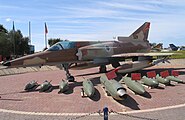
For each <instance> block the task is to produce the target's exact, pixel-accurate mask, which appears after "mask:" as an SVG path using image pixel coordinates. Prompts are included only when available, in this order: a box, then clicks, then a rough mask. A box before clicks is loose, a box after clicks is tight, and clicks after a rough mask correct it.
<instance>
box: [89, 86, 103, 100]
mask: <svg viewBox="0 0 185 120" xmlns="http://www.w3.org/2000/svg"><path fill="white" fill-rule="evenodd" d="M100 98H101V94H100V92H99V91H98V90H97V89H96V88H95V93H94V95H93V96H92V97H90V99H91V100H93V101H99V100H100Z"/></svg>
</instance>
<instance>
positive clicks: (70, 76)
mask: <svg viewBox="0 0 185 120" xmlns="http://www.w3.org/2000/svg"><path fill="white" fill-rule="evenodd" d="M62 66H63V68H64V70H65V72H66V79H67V80H68V81H69V82H74V81H75V78H74V76H72V75H71V74H70V73H69V64H68V63H66V64H62Z"/></svg>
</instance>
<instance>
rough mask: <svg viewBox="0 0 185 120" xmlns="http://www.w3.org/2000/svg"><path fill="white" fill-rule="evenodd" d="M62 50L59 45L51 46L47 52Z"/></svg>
mask: <svg viewBox="0 0 185 120" xmlns="http://www.w3.org/2000/svg"><path fill="white" fill-rule="evenodd" d="M62 49H64V48H63V47H62V45H61V44H60V43H57V44H55V45H53V46H51V47H50V48H49V49H48V51H58V50H62Z"/></svg>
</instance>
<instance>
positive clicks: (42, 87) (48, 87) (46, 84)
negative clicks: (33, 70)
mask: <svg viewBox="0 0 185 120" xmlns="http://www.w3.org/2000/svg"><path fill="white" fill-rule="evenodd" d="M50 82H51V81H50ZM50 82H48V81H47V80H46V81H44V82H43V83H42V84H41V85H40V90H39V92H45V91H49V90H51V89H52V85H51V83H50Z"/></svg>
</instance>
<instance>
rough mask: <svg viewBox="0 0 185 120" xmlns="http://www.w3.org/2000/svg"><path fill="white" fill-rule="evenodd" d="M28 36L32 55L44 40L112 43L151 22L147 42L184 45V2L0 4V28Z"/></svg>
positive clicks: (23, 0) (11, 0)
mask: <svg viewBox="0 0 185 120" xmlns="http://www.w3.org/2000/svg"><path fill="white" fill-rule="evenodd" d="M13 21H14V23H15V29H16V30H18V29H19V30H21V31H22V33H23V36H28V23H29V21H30V22H31V44H33V45H35V50H36V51H41V50H43V48H44V47H45V43H44V36H45V35H44V31H45V30H44V23H45V22H46V24H47V29H48V34H47V38H48V39H49V38H60V39H68V40H71V41H79V40H80V41H82V40H98V41H103V40H113V38H114V37H116V36H129V35H130V34H131V33H132V32H134V31H135V30H136V29H137V28H138V27H139V26H141V25H142V24H143V23H144V22H146V21H147V22H151V27H150V33H149V38H148V39H149V41H150V42H151V43H154V42H155V43H163V45H164V47H168V44H169V43H173V44H175V45H178V46H184V45H185V0H16V1H15V0H0V24H2V25H3V26H4V27H5V28H6V29H8V30H12V26H13V25H12V24H13Z"/></svg>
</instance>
